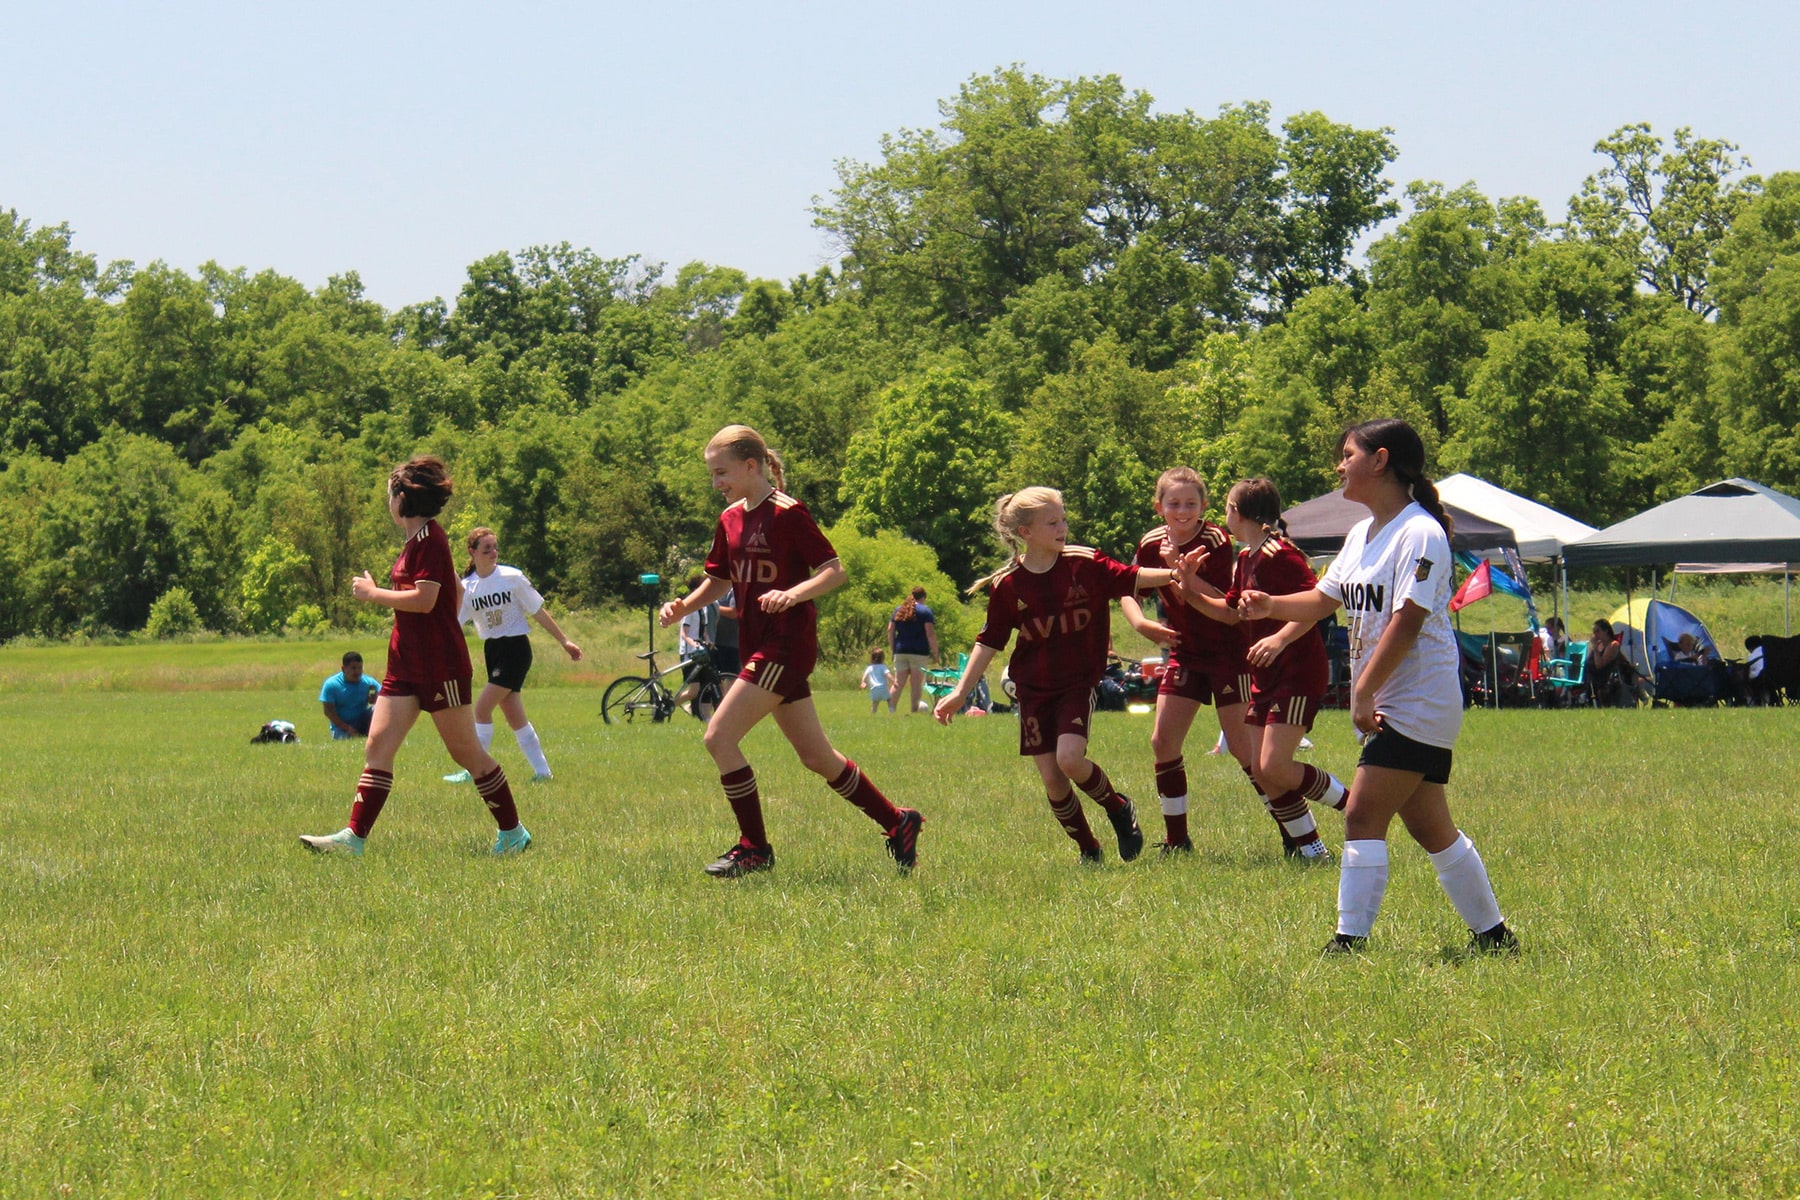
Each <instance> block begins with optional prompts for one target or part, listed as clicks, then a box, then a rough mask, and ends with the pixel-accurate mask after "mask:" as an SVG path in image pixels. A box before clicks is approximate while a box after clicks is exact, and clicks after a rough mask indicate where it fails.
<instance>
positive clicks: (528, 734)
mask: <svg viewBox="0 0 1800 1200" xmlns="http://www.w3.org/2000/svg"><path fill="white" fill-rule="evenodd" d="M513 736H514V737H516V738H518V739H519V749H521V750H523V751H524V752H525V761H526V762H528V763H530V764H531V769H532V770H533V771H535V772H536V773H537V774H539V775H548V774H549V773H550V760H549V759H547V758H545V757H544V745H543V743H542V742H540V741H538V735H537V730H536V729H534V728H532V725H531V722H530V721H527V722H525V723H524V724H523V725H521V726H519V727H518V728H517V729H515V730H513Z"/></svg>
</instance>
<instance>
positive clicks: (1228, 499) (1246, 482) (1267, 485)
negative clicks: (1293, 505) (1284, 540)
mask: <svg viewBox="0 0 1800 1200" xmlns="http://www.w3.org/2000/svg"><path fill="white" fill-rule="evenodd" d="M1225 503H1227V504H1229V505H1231V507H1233V508H1235V509H1237V510H1238V515H1239V516H1241V517H1243V518H1244V519H1245V520H1246V521H1255V522H1256V523H1257V524H1258V525H1261V526H1262V529H1263V532H1264V533H1265V534H1267V535H1269V536H1270V537H1277V536H1279V537H1286V536H1287V535H1288V527H1287V522H1286V521H1284V520H1282V519H1281V493H1280V492H1279V491H1278V490H1276V487H1275V485H1274V484H1273V483H1271V482H1270V481H1268V480H1267V479H1262V478H1260V477H1259V478H1256V479H1240V480H1239V481H1238V482H1236V483H1234V484H1232V485H1231V490H1230V491H1229V492H1227V493H1225Z"/></svg>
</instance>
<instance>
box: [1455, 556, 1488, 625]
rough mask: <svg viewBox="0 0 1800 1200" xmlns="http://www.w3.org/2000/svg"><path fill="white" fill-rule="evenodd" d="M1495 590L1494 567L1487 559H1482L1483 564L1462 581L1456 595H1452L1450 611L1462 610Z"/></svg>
mask: <svg viewBox="0 0 1800 1200" xmlns="http://www.w3.org/2000/svg"><path fill="white" fill-rule="evenodd" d="M1493 591H1494V568H1493V567H1492V566H1491V565H1490V564H1489V563H1488V561H1487V560H1486V559H1482V561H1481V565H1480V566H1479V567H1476V568H1475V569H1474V570H1473V571H1471V572H1470V573H1469V577H1468V578H1467V579H1465V580H1463V581H1462V586H1461V587H1459V588H1457V589H1456V595H1454V596H1452V597H1450V611H1451V612H1460V611H1461V610H1462V609H1465V608H1467V607H1468V606H1469V605H1471V604H1473V603H1475V602H1476V601H1477V600H1479V599H1481V598H1482V597H1483V596H1488V595H1492V594H1493Z"/></svg>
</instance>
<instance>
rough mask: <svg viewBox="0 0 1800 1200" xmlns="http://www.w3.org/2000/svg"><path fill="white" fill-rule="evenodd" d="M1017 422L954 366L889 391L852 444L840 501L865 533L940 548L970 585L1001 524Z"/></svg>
mask: <svg viewBox="0 0 1800 1200" xmlns="http://www.w3.org/2000/svg"><path fill="white" fill-rule="evenodd" d="M1012 439H1013V422H1012V421H1010V420H1009V419H1008V418H1007V417H1006V415H1005V414H1004V413H1002V412H1001V411H1000V408H999V406H998V405H996V404H995V403H994V402H993V400H992V399H991V398H990V397H989V395H988V391H987V389H986V388H985V387H984V386H982V385H981V384H980V383H979V382H977V381H975V380H972V379H970V378H969V376H968V375H967V374H966V373H965V372H964V371H963V370H960V369H958V368H957V367H956V366H953V365H939V366H935V367H932V368H930V369H929V370H927V371H926V372H925V374H924V375H923V376H922V377H920V378H918V379H915V380H911V381H903V382H900V383H896V384H894V385H893V386H891V387H889V388H888V389H887V390H886V391H885V392H883V393H882V397H881V402H880V407H879V408H878V409H877V410H876V413H875V419H874V420H873V421H871V422H870V423H869V424H868V425H866V426H865V427H864V428H863V429H862V430H861V431H860V432H859V433H857V434H856V435H855V436H854V437H852V438H851V439H850V448H849V450H848V451H847V452H846V454H845V458H844V476H843V480H844V481H843V484H842V491H841V493H840V499H841V500H842V501H843V502H844V504H845V506H846V513H845V519H846V520H847V521H849V522H851V523H853V524H854V525H855V526H856V527H857V528H858V529H859V530H861V531H862V532H863V533H865V534H873V533H874V532H875V531H876V530H878V529H890V530H894V531H896V532H898V533H901V534H904V535H905V536H907V537H910V538H912V539H913V540H915V541H918V542H922V543H924V544H925V545H927V546H929V547H931V549H932V551H933V553H934V555H935V556H936V559H937V563H938V564H941V566H942V567H943V569H944V570H945V571H946V572H947V573H948V574H949V575H950V576H951V577H952V578H953V579H956V580H959V581H961V582H963V583H967V582H969V581H970V580H972V579H974V578H975V576H976V575H977V574H978V572H977V571H976V570H975V563H974V561H973V558H972V553H973V551H974V549H975V547H977V546H978V545H980V544H981V543H982V542H983V541H984V540H985V538H984V536H983V535H984V531H985V530H986V529H987V528H988V527H989V526H990V525H991V524H992V518H993V504H994V498H995V496H996V495H997V494H998V493H997V491H996V482H997V480H998V479H999V476H1000V473H1001V470H1002V468H1003V467H1004V466H1005V463H1006V461H1007V458H1008V457H1009V453H1010V449H1011V447H1010V443H1011V441H1012Z"/></svg>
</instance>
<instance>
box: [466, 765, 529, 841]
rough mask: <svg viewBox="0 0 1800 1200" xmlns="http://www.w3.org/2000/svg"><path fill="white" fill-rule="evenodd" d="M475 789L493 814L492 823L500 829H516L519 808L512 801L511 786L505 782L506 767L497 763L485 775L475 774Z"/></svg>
mask: <svg viewBox="0 0 1800 1200" xmlns="http://www.w3.org/2000/svg"><path fill="white" fill-rule="evenodd" d="M475 790H476V791H477V792H478V793H480V795H481V799H482V801H483V802H484V803H485V804H486V805H487V806H488V811H489V812H491V813H493V814H494V824H495V825H497V826H499V827H500V828H501V829H517V828H518V827H519V808H518V806H517V805H516V804H514V803H513V794H512V786H511V785H510V784H508V783H507V782H506V768H505V767H502V766H501V765H500V764H499V763H495V764H494V769H493V770H491V771H489V772H488V773H487V774H486V775H480V776H477V777H476V779H475Z"/></svg>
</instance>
